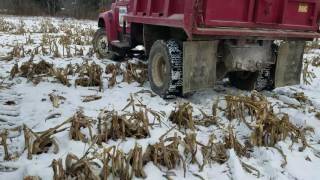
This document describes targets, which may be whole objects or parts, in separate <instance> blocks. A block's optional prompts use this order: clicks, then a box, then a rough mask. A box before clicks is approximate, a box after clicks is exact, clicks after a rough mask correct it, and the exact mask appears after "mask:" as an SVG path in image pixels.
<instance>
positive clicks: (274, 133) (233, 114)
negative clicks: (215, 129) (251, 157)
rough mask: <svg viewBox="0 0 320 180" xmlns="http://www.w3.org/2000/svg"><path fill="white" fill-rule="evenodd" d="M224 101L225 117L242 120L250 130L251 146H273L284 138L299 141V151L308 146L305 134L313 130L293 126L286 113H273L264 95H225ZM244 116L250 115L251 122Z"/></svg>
mask: <svg viewBox="0 0 320 180" xmlns="http://www.w3.org/2000/svg"><path fill="white" fill-rule="evenodd" d="M226 101H227V109H226V111H227V117H228V118H229V119H230V120H232V119H235V118H236V119H238V120H240V121H242V122H244V123H245V124H246V125H247V126H248V128H250V129H251V130H252V135H251V138H250V141H251V144H252V145H253V146H266V147H274V146H275V145H276V143H278V142H279V141H282V140H285V139H286V138H291V140H292V141H293V142H301V143H302V145H303V147H301V149H300V150H301V151H303V150H304V149H305V148H306V147H307V146H308V144H307V141H306V137H305V134H306V133H307V132H313V130H312V129H310V128H299V127H297V126H295V125H294V124H292V123H291V122H290V120H289V116H288V114H275V113H274V112H273V108H272V106H271V104H270V102H268V101H267V99H266V97H263V96H262V95H259V94H257V93H253V94H252V95H251V96H226ZM246 117H250V119H251V122H247V121H246Z"/></svg>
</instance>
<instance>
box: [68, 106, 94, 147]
mask: <svg viewBox="0 0 320 180" xmlns="http://www.w3.org/2000/svg"><path fill="white" fill-rule="evenodd" d="M70 122H71V127H70V131H69V136H70V138H71V139H73V140H75V141H82V142H88V141H89V139H88V137H86V136H85V134H83V133H82V132H81V128H89V133H90V138H91V139H92V136H93V135H92V129H91V128H92V123H93V121H92V119H90V118H89V117H87V116H85V115H83V112H81V111H79V112H77V113H76V114H75V115H74V116H73V117H72V118H71V119H70Z"/></svg>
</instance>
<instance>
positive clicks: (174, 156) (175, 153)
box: [143, 136, 186, 173]
mask: <svg viewBox="0 0 320 180" xmlns="http://www.w3.org/2000/svg"><path fill="white" fill-rule="evenodd" d="M180 141H181V140H180V137H179V136H174V137H170V138H167V139H160V142H159V143H156V144H153V145H149V146H148V147H147V149H146V152H145V153H144V155H143V161H144V162H149V161H152V162H153V163H154V164H155V165H156V166H158V167H159V168H160V165H161V166H164V167H167V168H168V169H169V170H171V169H175V168H176V167H177V166H179V165H181V164H182V165H183V168H184V173H186V164H185V160H184V159H183V157H182V155H181V154H180V152H179V149H178V148H179V145H180Z"/></svg>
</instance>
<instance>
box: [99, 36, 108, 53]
mask: <svg viewBox="0 0 320 180" xmlns="http://www.w3.org/2000/svg"><path fill="white" fill-rule="evenodd" d="M98 50H99V53H101V54H107V53H108V52H109V49H108V39H107V37H106V36H102V37H101V38H100V39H99V41H98Z"/></svg>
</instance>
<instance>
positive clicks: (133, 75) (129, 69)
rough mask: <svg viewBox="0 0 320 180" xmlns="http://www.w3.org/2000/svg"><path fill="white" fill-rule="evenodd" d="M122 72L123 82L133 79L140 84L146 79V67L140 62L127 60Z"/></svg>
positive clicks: (130, 81)
mask: <svg viewBox="0 0 320 180" xmlns="http://www.w3.org/2000/svg"><path fill="white" fill-rule="evenodd" d="M122 74H123V81H124V82H127V83H132V82H133V81H137V82H138V83H140V84H141V85H142V84H143V83H144V82H146V81H147V80H148V67H147V65H146V64H143V63H141V62H138V63H131V62H128V63H127V65H126V68H125V69H124V70H123V71H122Z"/></svg>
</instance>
